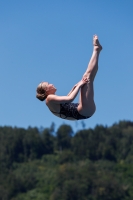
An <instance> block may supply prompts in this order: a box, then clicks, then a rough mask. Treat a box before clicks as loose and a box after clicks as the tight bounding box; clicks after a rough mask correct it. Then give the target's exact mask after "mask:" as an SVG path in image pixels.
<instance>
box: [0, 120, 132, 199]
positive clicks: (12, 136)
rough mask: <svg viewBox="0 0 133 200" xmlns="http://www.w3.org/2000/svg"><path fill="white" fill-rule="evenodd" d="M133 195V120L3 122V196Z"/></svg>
mask: <svg viewBox="0 0 133 200" xmlns="http://www.w3.org/2000/svg"><path fill="white" fill-rule="evenodd" d="M30 199H32V200H45V199H46V200H57V199H58V200H119V199H120V200H128V199H133V122H131V121H119V122H118V123H115V124H113V125H112V126H110V127H107V126H103V125H97V126H95V127H94V129H91V128H89V129H85V128H84V129H82V130H79V131H77V132H76V133H74V131H73V129H72V127H71V126H70V125H67V124H63V125H61V126H60V127H59V128H58V129H57V131H55V130H54V124H52V125H51V127H49V128H43V129H39V128H37V127H34V128H32V127H28V128H27V129H24V128H17V127H9V126H4V127H0V200H30Z"/></svg>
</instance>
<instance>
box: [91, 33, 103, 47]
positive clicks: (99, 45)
mask: <svg viewBox="0 0 133 200" xmlns="http://www.w3.org/2000/svg"><path fill="white" fill-rule="evenodd" d="M93 46H94V50H96V51H101V50H102V46H101V44H100V43H99V40H98V36H97V35H94V36H93Z"/></svg>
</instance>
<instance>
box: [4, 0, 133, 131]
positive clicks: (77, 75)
mask: <svg viewBox="0 0 133 200" xmlns="http://www.w3.org/2000/svg"><path fill="white" fill-rule="evenodd" d="M132 8H133V1H131V0H127V1H124V0H117V1H112V0H108V1H105V0H104V1H99V0H95V1H88V0H83V1H79V0H73V1H70V0H68V1H61V0H57V1H54V0H50V1H46V0H39V1H35V0H29V1H26V0H23V1H15V0H12V1H9V0H8V1H0V93H1V98H0V106H1V109H0V126H5V125H6V126H13V127H14V126H17V127H24V128H27V127H28V126H32V127H34V126H37V127H40V126H43V127H44V128H45V127H50V125H51V123H52V122H54V123H55V125H56V128H58V127H59V126H60V125H61V124H64V123H65V124H69V125H71V126H72V127H73V129H75V130H76V129H80V128H81V127H82V126H81V121H78V122H71V121H65V120H63V119H60V118H57V117H55V116H54V115H53V114H52V113H51V112H50V111H49V110H48V108H47V107H46V105H45V103H44V102H40V101H38V100H37V99H36V98H35V95H36V86H37V85H38V84H39V82H41V81H48V82H49V83H53V84H54V85H55V87H56V88H57V95H67V93H68V92H69V91H70V90H71V88H72V87H73V85H74V84H76V83H77V82H78V81H79V80H80V79H81V77H82V75H83V73H84V71H85V70H86V68H87V64H88V62H89V59H90V57H91V53H92V36H93V34H97V35H98V36H99V40H100V42H101V44H102V46H103V51H102V53H101V55H100V59H99V71H98V73H97V76H96V79H95V82H94V90H95V102H96V106H97V111H96V113H95V114H94V115H93V117H91V118H90V119H88V120H85V121H84V123H85V125H86V128H93V127H95V126H96V125H97V124H102V125H107V126H111V125H112V124H113V123H115V122H118V121H119V120H131V121H133V89H132V87H133V25H132V24H133V12H132ZM77 100H78V98H76V100H75V102H76V101H77Z"/></svg>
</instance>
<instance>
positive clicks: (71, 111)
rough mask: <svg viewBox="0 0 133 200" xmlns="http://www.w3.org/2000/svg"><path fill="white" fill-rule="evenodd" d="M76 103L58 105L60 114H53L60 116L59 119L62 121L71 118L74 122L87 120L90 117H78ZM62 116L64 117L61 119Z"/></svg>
mask: <svg viewBox="0 0 133 200" xmlns="http://www.w3.org/2000/svg"><path fill="white" fill-rule="evenodd" d="M78 105H79V104H78V103H64V104H60V112H59V113H57V112H53V111H52V112H53V113H57V114H60V118H62V119H66V118H67V117H72V118H74V119H76V120H80V119H87V118H89V117H91V116H87V117H86V116H83V115H80V114H79V112H78V110H77V107H78ZM62 115H64V116H65V117H62Z"/></svg>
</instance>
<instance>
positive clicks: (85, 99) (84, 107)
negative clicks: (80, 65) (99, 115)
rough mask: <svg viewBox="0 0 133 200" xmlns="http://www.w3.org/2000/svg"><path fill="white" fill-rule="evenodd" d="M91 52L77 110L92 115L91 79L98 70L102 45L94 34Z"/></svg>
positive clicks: (93, 105)
mask: <svg viewBox="0 0 133 200" xmlns="http://www.w3.org/2000/svg"><path fill="white" fill-rule="evenodd" d="M93 46H94V47H93V53H92V57H91V59H90V62H89V64H88V67H87V70H86V72H85V74H84V75H83V79H86V80H87V81H88V82H87V83H86V84H85V85H83V87H82V88H81V90H80V101H79V106H78V110H79V113H80V114H82V115H85V116H88V115H92V114H93V113H94V112H95V109H96V107H95V103H94V89H93V81H94V78H95V75H96V73H97V70H98V58H99V54H100V51H101V50H102V46H101V45H100V43H99V41H98V37H97V36H96V35H94V36H93Z"/></svg>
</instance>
